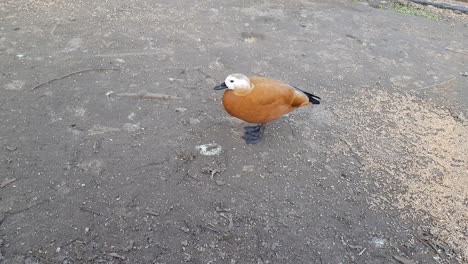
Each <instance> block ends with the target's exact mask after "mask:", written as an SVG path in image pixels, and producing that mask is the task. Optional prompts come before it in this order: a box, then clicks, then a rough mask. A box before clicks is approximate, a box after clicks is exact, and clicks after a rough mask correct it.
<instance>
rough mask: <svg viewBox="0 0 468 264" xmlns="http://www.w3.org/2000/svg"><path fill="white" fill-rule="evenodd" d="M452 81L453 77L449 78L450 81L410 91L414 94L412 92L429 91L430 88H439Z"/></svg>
mask: <svg viewBox="0 0 468 264" xmlns="http://www.w3.org/2000/svg"><path fill="white" fill-rule="evenodd" d="M453 80H455V77H452V78H450V79H448V80H445V81H443V82H441V83H434V84H431V85H429V86H426V87H423V88H418V89H413V90H411V91H412V92H414V91H420V90H426V89H430V88H432V87H436V86H441V85H444V84H447V83H449V82H451V81H453Z"/></svg>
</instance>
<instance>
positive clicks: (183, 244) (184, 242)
mask: <svg viewBox="0 0 468 264" xmlns="http://www.w3.org/2000/svg"><path fill="white" fill-rule="evenodd" d="M180 244H181V245H182V246H184V247H186V246H188V241H187V240H184V241H182V242H180Z"/></svg>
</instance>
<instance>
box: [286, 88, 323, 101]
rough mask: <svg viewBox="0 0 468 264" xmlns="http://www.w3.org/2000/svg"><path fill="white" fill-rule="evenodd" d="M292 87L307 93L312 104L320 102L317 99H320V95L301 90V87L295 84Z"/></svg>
mask: <svg viewBox="0 0 468 264" xmlns="http://www.w3.org/2000/svg"><path fill="white" fill-rule="evenodd" d="M293 87H294V88H296V89H297V90H299V91H301V92H303V93H304V94H305V95H307V97H308V98H309V102H311V103H312V104H320V101H319V100H317V99H322V98H320V97H318V96H316V95H314V94H311V93H308V92H305V91H303V90H301V89H299V88H297V87H295V86H293Z"/></svg>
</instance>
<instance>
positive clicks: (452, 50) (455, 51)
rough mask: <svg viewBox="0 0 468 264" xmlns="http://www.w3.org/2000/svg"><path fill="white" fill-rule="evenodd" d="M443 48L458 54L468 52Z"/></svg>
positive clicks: (467, 54)
mask: <svg viewBox="0 0 468 264" xmlns="http://www.w3.org/2000/svg"><path fill="white" fill-rule="evenodd" d="M445 50H448V51H450V52H453V53H458V54H463V55H466V56H468V53H465V52H461V51H456V50H453V49H450V48H445Z"/></svg>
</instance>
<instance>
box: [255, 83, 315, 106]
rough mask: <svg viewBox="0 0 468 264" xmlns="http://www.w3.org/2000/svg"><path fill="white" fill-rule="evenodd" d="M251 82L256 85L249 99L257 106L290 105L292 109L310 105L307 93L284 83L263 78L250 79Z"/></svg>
mask: <svg viewBox="0 0 468 264" xmlns="http://www.w3.org/2000/svg"><path fill="white" fill-rule="evenodd" d="M250 82H251V83H252V84H253V85H254V89H253V91H252V93H251V94H249V97H251V100H253V101H254V102H255V103H257V104H261V105H285V106H286V105H288V106H290V107H299V106H304V105H309V104H310V101H309V98H308V96H307V94H306V93H304V92H303V91H301V90H299V89H296V88H294V87H292V86H290V85H288V84H286V83H284V82H282V81H278V80H274V79H269V78H263V77H250Z"/></svg>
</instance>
